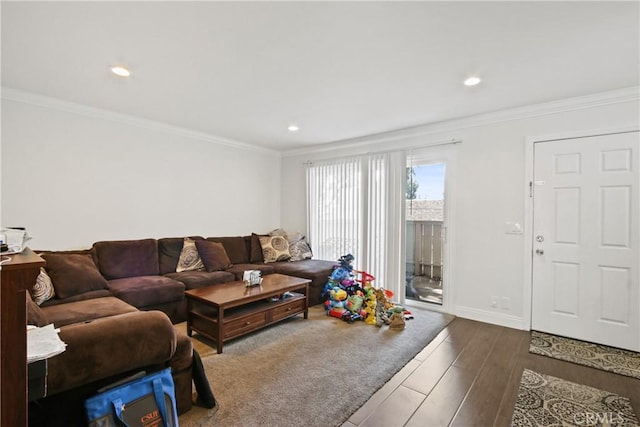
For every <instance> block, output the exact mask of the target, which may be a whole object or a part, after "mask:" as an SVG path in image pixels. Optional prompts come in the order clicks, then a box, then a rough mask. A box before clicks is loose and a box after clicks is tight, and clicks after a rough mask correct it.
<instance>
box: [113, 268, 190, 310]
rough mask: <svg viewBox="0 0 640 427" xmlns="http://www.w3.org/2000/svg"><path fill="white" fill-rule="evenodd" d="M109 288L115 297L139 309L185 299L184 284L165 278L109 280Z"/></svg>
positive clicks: (142, 277)
mask: <svg viewBox="0 0 640 427" xmlns="http://www.w3.org/2000/svg"><path fill="white" fill-rule="evenodd" d="M108 286H109V290H110V291H111V292H112V293H113V295H115V296H117V297H118V298H120V299H121V300H123V301H125V302H128V303H129V304H131V305H132V306H134V307H138V308H144V307H147V306H151V305H157V304H164V303H169V302H174V301H179V300H181V299H182V298H184V284H182V283H180V282H178V281H176V280H173V279H170V278H169V277H165V276H138V277H127V278H124V279H115V280H109V284H108Z"/></svg>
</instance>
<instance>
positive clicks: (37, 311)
mask: <svg viewBox="0 0 640 427" xmlns="http://www.w3.org/2000/svg"><path fill="white" fill-rule="evenodd" d="M49 323H51V322H49V319H47V315H46V314H45V313H44V311H43V310H42V309H41V308H40V307H39V306H38V304H36V303H35V302H33V300H32V299H31V295H30V294H29V292H27V325H35V326H38V327H42V326H47V325H48V324H49Z"/></svg>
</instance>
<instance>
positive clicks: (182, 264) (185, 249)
mask: <svg viewBox="0 0 640 427" xmlns="http://www.w3.org/2000/svg"><path fill="white" fill-rule="evenodd" d="M204 270H205V268H204V264H203V263H202V260H201V259H200V254H198V248H197V247H196V242H195V241H193V240H191V239H190V238H188V237H185V238H184V243H183V245H182V252H180V259H178V265H177V266H176V273H182V272H183V271H204Z"/></svg>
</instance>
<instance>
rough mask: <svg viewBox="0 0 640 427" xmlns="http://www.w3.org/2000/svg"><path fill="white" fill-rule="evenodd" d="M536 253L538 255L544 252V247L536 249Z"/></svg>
mask: <svg viewBox="0 0 640 427" xmlns="http://www.w3.org/2000/svg"><path fill="white" fill-rule="evenodd" d="M536 254H538V255H542V254H544V249H536Z"/></svg>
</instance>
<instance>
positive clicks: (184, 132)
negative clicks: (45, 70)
mask: <svg viewBox="0 0 640 427" xmlns="http://www.w3.org/2000/svg"><path fill="white" fill-rule="evenodd" d="M1 97H2V99H4V100H7V101H13V102H20V103H23V104H29V105H34V106H37V107H43V108H49V109H52V110H59V111H64V112H67V113H72V114H78V115H82V116H86V117H91V118H95V119H102V120H109V121H112V122H116V123H121V124H125V125H129V126H136V127H140V128H144V129H148V130H152V131H156V132H163V133H168V134H172V135H177V136H181V137H185V138H191V139H197V140H200V141H205V142H210V143H213V144H217V145H223V146H225V147H231V148H236V149H240V150H246V151H253V152H256V153H261V154H270V155H275V156H278V157H279V156H280V152H279V151H276V150H270V149H268V148H264V147H259V146H257V145H252V144H247V143H246V142H240V141H235V140H232V139H228V138H222V137H219V136H215V135H211V134H208V133H205V132H198V131H194V130H191V129H187V128H182V127H179V126H173V125H169V124H166V123H162V122H158V121H155V120H149V119H143V118H141V117H137V116H132V115H129V114H122V113H116V112H115V111H110V110H104V109H101V108H96V107H90V106H87V105H83V104H77V103H75V102H70V101H64V100H62V99H59V98H53V97H49V96H44V95H40V94H36V93H33V92H27V91H23V90H19V89H13V88H10V87H6V86H2V95H1Z"/></svg>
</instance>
